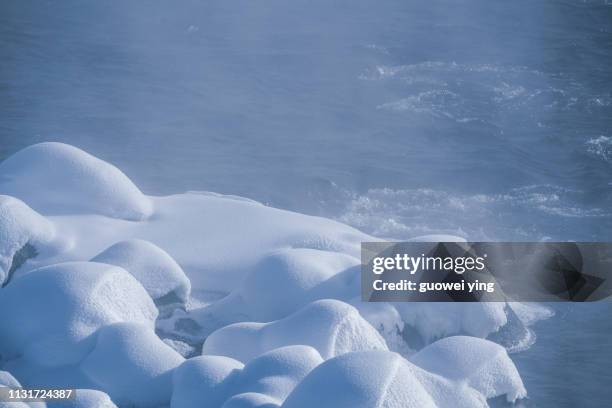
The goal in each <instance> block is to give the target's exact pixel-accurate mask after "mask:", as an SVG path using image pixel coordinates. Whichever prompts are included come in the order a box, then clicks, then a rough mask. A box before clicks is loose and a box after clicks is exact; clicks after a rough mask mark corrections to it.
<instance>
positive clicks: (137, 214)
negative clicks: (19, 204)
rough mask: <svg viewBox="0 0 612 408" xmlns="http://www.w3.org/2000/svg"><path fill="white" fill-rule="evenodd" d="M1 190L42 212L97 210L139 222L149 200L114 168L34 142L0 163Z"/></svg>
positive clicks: (54, 145) (76, 152)
mask: <svg viewBox="0 0 612 408" xmlns="http://www.w3.org/2000/svg"><path fill="white" fill-rule="evenodd" d="M0 192H2V193H3V194H7V195H11V196H14V197H17V198H19V199H21V200H23V201H25V202H26V203H27V204H28V205H29V206H30V207H32V208H34V209H35V210H36V211H38V212H39V213H41V214H44V215H49V214H75V213H86V214H100V215H106V216H108V217H112V218H122V219H126V220H133V221H140V220H143V219H146V218H148V217H149V216H150V215H151V214H152V213H153V205H152V203H151V201H150V200H149V199H148V198H147V197H146V196H145V195H143V194H142V193H141V192H140V190H139V189H138V188H137V187H136V186H135V185H134V184H133V183H132V182H131V181H130V179H128V178H127V177H126V175H125V174H123V173H122V172H121V171H120V170H119V169H117V168H116V167H115V166H113V165H111V164H109V163H106V162H104V161H102V160H100V159H98V158H96V157H94V156H92V155H90V154H89V153H86V152H84V151H82V150H80V149H78V148H76V147H73V146H70V145H66V144H63V143H55V142H48V143H39V144H35V145H32V146H29V147H26V148H25V149H23V150H21V151H19V152H17V153H15V154H14V155H12V156H11V157H9V158H8V159H6V160H5V161H4V162H2V163H0Z"/></svg>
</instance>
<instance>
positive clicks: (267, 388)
mask: <svg viewBox="0 0 612 408" xmlns="http://www.w3.org/2000/svg"><path fill="white" fill-rule="evenodd" d="M322 362H323V358H322V357H321V355H320V354H319V353H318V352H317V350H315V349H314V348H312V347H309V346H301V345H298V346H287V347H281V348H277V349H274V350H272V351H269V352H267V353H264V354H262V355H261V356H259V357H257V358H255V359H253V360H251V361H250V362H249V363H248V364H247V365H246V366H245V367H244V369H243V370H242V373H241V376H240V391H241V393H256V394H260V395H266V397H267V399H268V402H270V401H276V402H277V403H278V404H279V405H280V404H281V403H282V402H283V401H284V400H285V398H287V395H289V393H291V391H293V389H294V388H295V386H296V385H297V384H299V383H300V382H301V381H302V380H303V379H304V377H306V376H307V375H308V373H310V372H311V371H312V370H313V369H314V368H315V367H317V366H318V365H319V364H321V363H322Z"/></svg>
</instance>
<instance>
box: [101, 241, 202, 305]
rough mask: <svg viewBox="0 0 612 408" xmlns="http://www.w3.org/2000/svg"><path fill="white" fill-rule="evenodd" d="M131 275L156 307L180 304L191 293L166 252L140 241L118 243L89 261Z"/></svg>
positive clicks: (189, 286) (180, 270)
mask: <svg viewBox="0 0 612 408" xmlns="http://www.w3.org/2000/svg"><path fill="white" fill-rule="evenodd" d="M92 262H101V263H106V264H110V265H116V266H120V267H122V268H123V269H125V270H126V271H128V272H129V273H131V274H132V276H134V277H135V278H136V279H137V280H138V281H139V282H140V283H141V284H142V286H143V287H144V288H145V289H146V290H147V292H148V293H149V295H150V296H151V297H152V298H153V300H154V301H155V302H156V303H163V304H173V303H182V304H184V303H185V302H186V301H187V299H188V298H189V293H190V292H191V283H190V282H189V278H187V276H185V272H183V269H181V267H180V266H179V264H177V263H176V261H175V260H174V259H172V257H171V256H170V255H168V253H167V252H165V251H164V250H163V249H161V248H160V247H158V246H156V245H155V244H152V243H151V242H148V241H144V240H141V239H131V240H128V241H121V242H118V243H116V244H115V245H113V246H111V247H110V248H107V249H106V250H104V251H103V252H102V253H100V254H99V255H97V256H96V257H94V258H93V259H92Z"/></svg>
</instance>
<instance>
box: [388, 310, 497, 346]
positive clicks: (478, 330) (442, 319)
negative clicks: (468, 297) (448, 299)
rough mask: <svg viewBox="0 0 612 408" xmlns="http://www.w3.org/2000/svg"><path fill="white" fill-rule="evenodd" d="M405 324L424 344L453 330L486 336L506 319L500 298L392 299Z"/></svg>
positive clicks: (452, 333) (453, 331)
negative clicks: (473, 300) (461, 300)
mask: <svg viewBox="0 0 612 408" xmlns="http://www.w3.org/2000/svg"><path fill="white" fill-rule="evenodd" d="M395 307H396V308H397V310H398V312H399V313H400V315H401V317H402V320H403V321H404V323H405V324H407V325H410V326H412V327H413V328H414V329H415V330H416V331H417V332H418V333H419V334H420V336H421V338H422V340H423V342H424V343H425V344H428V343H431V342H432V341H434V340H436V339H439V338H442V337H446V336H452V335H456V334H468V335H471V336H476V337H482V338H484V337H487V336H488V335H489V334H491V333H494V332H496V331H497V330H499V329H500V328H501V327H502V326H504V325H505V324H506V323H507V321H508V318H507V315H506V310H505V308H506V304H505V303H503V302H478V303H432V302H427V303H425V302H423V303H414V302H412V303H396V304H395Z"/></svg>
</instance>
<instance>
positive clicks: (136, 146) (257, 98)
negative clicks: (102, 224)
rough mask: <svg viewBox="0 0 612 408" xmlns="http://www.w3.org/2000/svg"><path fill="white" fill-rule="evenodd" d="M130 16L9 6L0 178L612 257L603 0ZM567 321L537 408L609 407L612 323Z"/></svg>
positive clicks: (171, 9)
mask: <svg viewBox="0 0 612 408" xmlns="http://www.w3.org/2000/svg"><path fill="white" fill-rule="evenodd" d="M125 3H128V4H124V2H121V3H113V4H109V3H107V2H99V3H98V4H90V3H87V4H85V3H84V2H77V1H62V2H52V1H36V2H35V1H5V2H1V3H0V159H2V158H4V157H6V156H8V155H10V154H11V153H13V152H15V151H17V150H18V149H20V148H22V147H25V146H27V145H29V144H32V143H35V142H39V141H46V140H57V141H65V142H68V143H71V144H74V145H76V146H79V147H81V148H84V149H86V150H88V151H90V152H92V153H94V154H96V155H98V156H99V157H101V158H103V159H105V160H108V161H110V162H112V163H114V164H116V165H117V166H118V167H120V168H121V169H122V170H124V171H125V172H126V173H127V174H128V175H129V176H130V177H131V178H133V179H134V180H135V182H136V183H137V184H138V185H139V186H141V187H142V188H143V190H144V191H145V192H147V193H151V194H167V193H172V192H182V191H185V190H211V191H217V192H221V193H228V194H237V195H243V196H247V197H250V198H254V199H257V200H259V201H262V202H265V203H268V204H270V205H273V206H277V207H281V208H287V209H292V210H297V211H301V212H306V213H310V214H318V215H323V216H327V217H332V218H336V219H339V220H341V221H343V222H346V223H349V224H351V225H354V226H356V227H358V228H360V229H362V230H365V231H367V232H370V233H372V234H375V235H378V236H381V237H389V238H394V239H401V238H406V237H412V236H415V235H420V234H424V233H437V232H447V233H454V234H459V235H463V236H466V237H468V238H469V239H472V240H540V239H554V240H567V239H573V240H583V241H610V240H612V206H611V205H610V204H611V203H612V126H611V125H612V69H610V67H611V66H612V6H610V5H607V4H606V2H604V1H579V0H548V1H534V0H517V1H512V2H499V1H490V0H487V1H480V0H478V1H462V0H444V1H442V0H432V1H427V2H423V1H409V0H402V1H374V0H372V1H363V0H352V1H321V0H313V1H305V0H297V1H281V0H276V1H268V0H264V1H257V2H253V1H247V0H240V1H201V2H196V1H186V2H182V3H181V5H180V6H179V5H178V4H174V3H171V2H167V1H147V2H144V1H143V2H125ZM568 310H569V312H567V313H565V314H564V311H563V310H561V311H559V313H558V314H557V316H556V317H555V318H553V319H551V320H549V321H546V322H543V323H540V324H539V325H538V326H536V328H535V330H536V333H537V335H538V340H537V342H536V344H535V345H534V346H533V347H532V348H531V349H530V350H528V351H526V352H523V353H519V354H515V355H513V358H514V359H515V360H516V361H517V364H518V365H519V366H520V369H521V373H522V374H523V376H524V378H525V380H526V383H527V388H528V390H529V392H530V396H531V398H532V402H533V403H534V404H535V405H536V406H542V407H558V406H579V405H580V406H608V405H609V404H610V401H611V399H610V397H611V394H612V392H611V391H610V390H609V388H608V387H606V384H610V383H611V381H610V377H609V376H610V374H609V373H611V372H612V351H610V350H612V348H611V347H605V348H604V347H600V346H601V345H602V344H608V345H609V344H610V343H609V342H610V340H609V338H610V336H611V335H612V328H611V327H610V325H609V324H608V323H606V324H604V323H602V321H606V322H609V321H612V308H611V307H610V306H609V304H603V305H572V306H571V307H569V306H568ZM563 316H565V317H563ZM606 376H607V377H606Z"/></svg>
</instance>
